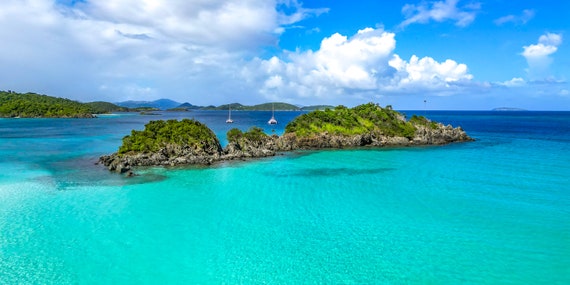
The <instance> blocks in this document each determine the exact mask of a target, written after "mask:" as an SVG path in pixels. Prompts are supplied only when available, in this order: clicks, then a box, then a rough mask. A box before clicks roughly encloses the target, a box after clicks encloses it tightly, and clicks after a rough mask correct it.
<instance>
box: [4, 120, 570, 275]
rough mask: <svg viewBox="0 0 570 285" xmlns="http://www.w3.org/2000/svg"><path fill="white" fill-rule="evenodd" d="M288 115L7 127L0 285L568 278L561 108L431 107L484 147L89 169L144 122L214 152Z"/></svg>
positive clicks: (566, 148)
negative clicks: (177, 131)
mask: <svg viewBox="0 0 570 285" xmlns="http://www.w3.org/2000/svg"><path fill="white" fill-rule="evenodd" d="M405 113H406V114H407V115H412V114H414V113H417V114H420V115H423V114H424V111H418V112H416V111H405ZM299 114H301V113H300V112H276V118H277V119H278V120H279V124H278V125H277V126H268V125H267V124H266V122H267V120H268V119H269V118H270V117H271V114H270V112H233V113H232V118H233V119H234V120H235V121H236V123H234V124H229V125H228V124H225V117H226V116H227V114H226V112H216V111H193V112H183V113H164V114H162V115H160V116H140V115H133V114H119V115H110V116H101V117H100V118H97V119H0V157H1V158H2V159H1V160H0V284H4V283H5V284H109V283H115V284H116V283H119V284H156V283H166V284H187V283H192V284H220V283H224V284H250V283H255V284H257V283H272V284H275V283H276V284H298V283H325V284H331V283H332V284H339V283H340V284H347V283H348V284H351V283H352V284H371V283H372V284H458V283H460V284H465V283H467V284H505V283H507V284H567V283H570V266H568V264H570V187H568V175H569V174H570V123H568V122H569V121H570V112H464V111H428V112H426V113H425V114H426V115H427V116H428V117H429V118H430V119H433V120H436V121H441V122H444V123H446V124H447V123H451V124H453V125H460V126H462V127H463V128H464V129H465V130H466V131H467V133H468V134H470V135H471V136H473V137H475V138H476V139H477V140H476V141H475V142H472V143H462V144H452V145H447V146H441V147H418V148H389V149H361V150H355V149H349V150H326V151H310V152H309V151H305V152H292V153H285V154H283V155H278V156H276V157H272V158H267V159H260V160H255V161H245V162H227V163H221V164H217V165H214V166H211V167H177V168H144V169H140V170H138V172H139V173H140V174H141V175H140V176H138V177H134V178H125V177H123V176H120V175H117V174H114V173H110V172H108V171H107V170H106V169H104V168H103V167H102V166H100V165H95V162H96V161H97V158H98V157H99V156H100V155H103V154H108V153H112V152H114V151H116V150H117V148H118V146H119V145H120V142H121V138H122V137H123V136H125V135H127V134H128V133H129V132H130V131H131V130H132V129H139V130H140V129H142V128H143V127H144V124H145V123H146V122H148V121H149V120H155V119H181V118H185V117H188V118H195V119H198V120H200V121H202V122H204V123H205V124H207V125H208V126H209V127H210V128H212V129H213V130H214V132H215V133H216V134H217V135H218V136H219V137H220V138H221V140H222V143H223V144H225V143H226V141H225V132H227V131H228V130H229V129H230V128H232V127H238V128H241V129H243V130H246V129H247V128H249V127H251V126H254V125H256V126H260V127H263V128H264V129H265V131H266V132H268V133H277V134H282V133H283V131H284V126H285V124H286V123H287V122H288V121H290V120H291V119H292V118H294V117H295V116H298V115H299Z"/></svg>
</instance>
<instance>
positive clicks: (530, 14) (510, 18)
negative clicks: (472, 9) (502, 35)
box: [494, 9, 535, 26]
mask: <svg viewBox="0 0 570 285" xmlns="http://www.w3.org/2000/svg"><path fill="white" fill-rule="evenodd" d="M534 15H535V12H534V10H529V9H525V10H523V11H522V14H521V15H518V16H515V15H507V16H503V17H500V18H498V19H496V20H495V21H494V22H495V24H496V25H497V26H501V25H504V24H506V23H512V24H514V25H524V24H526V23H527V22H528V21H530V20H531V19H532V18H534Z"/></svg>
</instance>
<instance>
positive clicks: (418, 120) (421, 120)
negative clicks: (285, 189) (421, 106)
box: [410, 115, 438, 130]
mask: <svg viewBox="0 0 570 285" xmlns="http://www.w3.org/2000/svg"><path fill="white" fill-rule="evenodd" d="M410 123H412V124H414V125H421V126H426V127H428V128H431V129H433V130H435V129H437V127H438V123H436V122H433V121H431V120H429V119H428V118H426V117H424V116H417V115H413V116H412V118H410Z"/></svg>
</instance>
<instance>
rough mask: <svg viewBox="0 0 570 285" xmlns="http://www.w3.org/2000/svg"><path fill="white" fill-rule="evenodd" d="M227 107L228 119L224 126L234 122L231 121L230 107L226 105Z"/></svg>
mask: <svg viewBox="0 0 570 285" xmlns="http://www.w3.org/2000/svg"><path fill="white" fill-rule="evenodd" d="M228 107H229V109H228V119H227V120H226V124H231V123H233V122H234V120H232V105H228Z"/></svg>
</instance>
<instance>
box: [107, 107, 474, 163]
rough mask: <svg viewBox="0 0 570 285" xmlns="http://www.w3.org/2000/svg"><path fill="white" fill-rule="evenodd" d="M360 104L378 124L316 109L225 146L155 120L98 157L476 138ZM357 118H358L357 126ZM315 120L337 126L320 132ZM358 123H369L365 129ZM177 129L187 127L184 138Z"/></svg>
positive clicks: (202, 156)
mask: <svg viewBox="0 0 570 285" xmlns="http://www.w3.org/2000/svg"><path fill="white" fill-rule="evenodd" d="M362 106H364V107H362ZM356 108H360V109H358V110H360V111H362V110H365V111H366V109H363V108H369V109H370V108H372V109H371V110H372V113H374V112H380V113H378V114H372V115H369V114H368V113H365V116H370V117H371V118H374V119H376V121H375V122H376V123H375V124H370V123H369V122H368V121H367V119H366V117H365V118H363V117H362V116H356V117H354V116H355V115H354V114H352V113H350V112H349V113H347V114H348V115H349V118H350V116H353V117H352V119H353V120H352V121H351V123H350V124H352V125H351V127H350V128H347V127H346V125H348V123H345V125H339V123H337V125H333V127H331V124H330V123H329V121H334V122H337V121H339V119H338V118H333V119H331V118H330V117H323V114H317V116H321V118H320V119H319V120H320V121H319V120H315V119H314V117H311V116H305V115H303V116H305V117H303V116H301V118H300V120H301V122H299V120H298V119H295V120H294V121H293V122H294V124H293V127H291V128H290V126H289V125H288V126H287V127H286V131H285V134H284V135H282V136H277V135H272V136H269V135H267V134H265V133H263V131H262V130H261V129H260V128H255V127H253V128H251V129H250V130H249V131H247V132H242V131H240V130H238V129H232V130H230V131H229V132H228V145H227V146H226V147H225V148H223V149H222V147H221V145H220V143H219V140H218V139H217V138H216V137H215V135H214V133H213V132H212V131H211V130H210V129H208V128H207V127H206V126H205V125H203V124H201V123H199V122H197V121H194V120H188V119H185V120H183V121H182V122H177V121H168V122H166V123H165V122H158V121H152V122H151V123H149V124H147V126H145V130H144V131H140V132H139V131H133V132H132V134H131V135H130V136H126V137H125V138H124V139H123V145H122V146H121V148H120V149H119V152H117V153H114V154H111V155H106V156H102V157H101V158H100V159H99V162H100V163H101V164H103V165H105V166H107V167H108V169H109V170H111V171H115V172H119V173H125V172H127V173H129V172H131V171H132V168H133V167H136V166H175V165H190V164H200V165H209V164H212V163H215V162H218V161H227V160H235V159H248V158H258V157H267V156H273V155H275V154H276V153H278V152H286V151H293V150H300V149H340V148H356V147H366V146H370V147H385V146H418V145H443V144H448V143H453V142H466V141H472V140H473V139H472V138H470V137H469V136H468V135H467V134H466V133H465V131H463V129H461V128H460V127H455V128H454V127H452V126H451V125H447V126H444V125H443V124H440V123H436V122H431V121H429V120H428V119H426V118H424V117H416V116H414V117H412V119H411V120H410V121H406V120H405V118H404V116H403V115H401V114H400V113H397V112H395V111H392V110H391V109H383V108H380V107H378V106H376V105H370V104H369V105H361V106H358V107H356ZM346 110H349V111H350V110H351V109H347V108H345V107H342V108H340V111H338V112H345V113H346V112H347V111H346ZM315 112H323V111H315ZM309 114H310V113H309ZM333 114H334V113H333ZM386 114H387V115H386ZM335 115H337V114H335ZM344 115H346V114H344ZM348 115H347V116H348ZM323 118H324V119H323ZM303 120H304V121H303ZM307 120H309V121H310V122H311V124H312V125H311V130H313V132H306V131H305V129H302V128H300V127H299V126H304V125H303V124H305V125H306V124H307V122H306V121H307ZM323 120H324V121H323ZM323 122H325V123H326V124H324V123H323ZM354 122H358V123H357V124H356V125H354ZM315 124H316V125H319V124H320V125H322V126H324V127H323V128H329V129H333V130H337V131H336V132H335V133H331V132H328V131H326V130H325V131H316V132H315V131H314V130H315V128H316V127H315ZM359 124H362V125H367V126H368V127H367V128H361V126H360V125H359ZM379 125H382V127H379ZM184 128H186V129H184ZM173 129H175V130H178V131H179V130H181V129H184V130H185V131H184V132H183V134H184V136H185V137H184V139H181V135H180V134H179V133H178V134H177V133H176V131H173ZM338 130H340V131H338ZM355 130H356V131H355ZM343 132H344V133H343ZM347 133H353V134H347ZM141 142H142V143H141Z"/></svg>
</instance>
